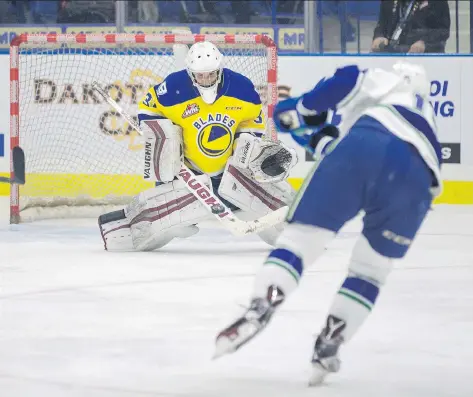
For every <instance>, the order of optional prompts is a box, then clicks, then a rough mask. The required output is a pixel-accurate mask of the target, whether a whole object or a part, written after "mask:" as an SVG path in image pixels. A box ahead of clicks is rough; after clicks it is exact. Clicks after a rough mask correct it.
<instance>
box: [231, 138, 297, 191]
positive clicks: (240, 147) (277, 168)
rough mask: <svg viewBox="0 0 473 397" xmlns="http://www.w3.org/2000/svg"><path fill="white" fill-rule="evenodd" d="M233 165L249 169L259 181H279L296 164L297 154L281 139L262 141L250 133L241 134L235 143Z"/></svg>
mask: <svg viewBox="0 0 473 397" xmlns="http://www.w3.org/2000/svg"><path fill="white" fill-rule="evenodd" d="M231 161H232V163H233V165H235V166H237V167H239V168H241V169H246V170H248V171H250V173H251V175H252V177H253V179H254V180H255V181H257V182H259V183H275V182H281V181H283V180H285V179H286V178H287V176H288V175H289V171H290V170H291V168H292V167H294V166H295V165H296V164H297V154H296V151H295V150H294V149H292V148H289V147H287V146H286V145H284V144H283V143H282V142H281V141H277V142H271V141H264V140H262V139H260V138H257V137H256V136H254V135H252V134H242V135H241V136H240V137H239V138H238V140H237V143H236V147H235V150H234V153H233V158H232V160H231Z"/></svg>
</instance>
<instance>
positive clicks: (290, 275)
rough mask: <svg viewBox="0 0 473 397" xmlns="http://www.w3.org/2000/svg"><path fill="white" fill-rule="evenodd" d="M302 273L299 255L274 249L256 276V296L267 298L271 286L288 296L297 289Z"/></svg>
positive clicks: (283, 249)
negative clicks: (275, 286)
mask: <svg viewBox="0 0 473 397" xmlns="http://www.w3.org/2000/svg"><path fill="white" fill-rule="evenodd" d="M302 272H303V264H302V259H301V258H300V257H299V256H298V255H296V254H295V253H293V252H292V251H290V250H288V249H285V248H276V249H274V250H273V251H271V253H270V254H269V256H268V258H267V259H266V261H265V262H264V264H263V267H262V268H261V269H260V270H259V272H258V274H257V275H256V280H255V296H260V297H261V296H265V295H266V292H267V288H268V286H269V285H277V286H278V287H279V288H281V290H282V291H283V292H284V294H285V295H286V296H287V295H288V294H290V293H291V292H292V291H293V290H294V289H296V288H297V285H298V283H299V280H300V278H301V276H302Z"/></svg>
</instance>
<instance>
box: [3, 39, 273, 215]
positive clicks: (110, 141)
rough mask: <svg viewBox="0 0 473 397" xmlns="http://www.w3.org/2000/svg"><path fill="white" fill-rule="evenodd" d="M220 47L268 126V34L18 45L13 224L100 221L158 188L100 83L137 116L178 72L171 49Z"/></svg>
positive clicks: (14, 46)
mask: <svg viewBox="0 0 473 397" xmlns="http://www.w3.org/2000/svg"><path fill="white" fill-rule="evenodd" d="M200 41H210V42H212V43H214V44H215V45H216V46H217V47H218V48H219V49H220V50H221V51H222V53H223V54H224V67H227V68H230V69H232V70H234V71H237V72H239V73H242V74H243V75H245V76H247V77H248V78H250V79H251V80H252V81H253V83H254V84H255V86H256V88H257V90H258V91H259V93H260V96H261V99H262V102H263V108H264V112H265V115H266V118H267V120H268V129H267V134H270V135H271V137H272V138H273V139H274V138H275V137H276V132H275V128H274V123H273V122H272V115H273V111H274V106H275V105H276V102H277V48H276V45H275V43H274V42H273V40H272V39H271V38H270V37H268V36H265V35H218V34H208V35H201V34H197V35H193V34H175V35H174V34H168V35H163V34H56V33H51V34H21V35H19V36H17V37H15V38H14V39H13V40H12V43H11V46H10V148H11V149H13V148H14V147H16V146H18V145H20V146H21V147H22V148H23V149H24V151H25V157H26V184H25V185H24V186H18V185H12V187H11V190H10V191H11V193H10V222H11V223H19V222H28V221H34V220H37V219H44V218H69V217H80V218H82V217H94V216H98V215H99V214H100V213H102V212H104V211H107V210H112V209H114V208H116V207H117V206H123V205H125V204H126V203H127V202H129V200H130V199H131V197H133V196H134V195H136V194H138V193H139V192H141V191H143V190H145V189H147V188H149V187H151V186H152V185H151V184H150V183H149V182H145V181H144V179H143V176H142V174H143V156H144V154H143V151H144V150H143V142H142V140H141V139H140V137H139V136H138V135H137V134H136V132H135V131H134V130H133V129H132V128H131V126H129V125H128V123H127V122H126V121H125V120H123V119H122V117H121V116H120V115H119V114H118V113H117V112H115V111H114V110H113V109H112V108H111V107H110V105H108V104H107V103H106V102H105V101H104V100H103V99H102V98H101V97H100V96H98V95H97V94H96V93H95V92H94V90H93V89H92V83H93V82H94V81H97V82H98V83H99V84H100V86H101V87H103V88H104V89H105V90H106V91H107V92H108V93H109V94H110V95H111V96H112V98H114V100H115V101H117V102H118V103H120V105H121V106H122V107H123V108H124V110H125V111H126V112H127V113H129V114H131V115H133V116H134V117H136V114H137V108H138V107H137V103H138V101H139V100H140V99H141V97H142V96H143V95H144V94H145V93H146V92H147V90H148V89H149V88H150V87H152V86H154V85H156V84H158V83H159V82H161V81H162V80H163V79H164V78H165V77H166V76H167V75H168V74H169V73H171V72H174V71H175V70H176V65H175V60H174V56H173V45H175V44H187V45H191V44H194V43H196V42H200Z"/></svg>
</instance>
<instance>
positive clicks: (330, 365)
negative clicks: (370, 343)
mask: <svg viewBox="0 0 473 397" xmlns="http://www.w3.org/2000/svg"><path fill="white" fill-rule="evenodd" d="M345 325H346V324H345V322H344V321H343V320H341V319H339V318H337V317H335V316H332V315H330V316H328V318H327V325H326V327H325V328H324V329H323V331H322V332H321V334H320V335H319V336H318V337H317V340H316V341H315V346H314V354H313V356H312V373H311V376H310V379H309V386H317V385H319V384H321V383H322V382H323V381H324V379H325V377H326V376H327V375H328V374H329V373H334V372H338V371H339V370H340V359H339V358H338V349H339V348H340V345H341V344H342V343H343V336H342V335H341V332H342V331H343V330H344V329H345Z"/></svg>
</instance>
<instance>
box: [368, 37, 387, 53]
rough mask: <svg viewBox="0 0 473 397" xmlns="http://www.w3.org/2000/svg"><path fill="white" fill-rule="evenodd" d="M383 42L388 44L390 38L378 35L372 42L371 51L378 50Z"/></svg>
mask: <svg viewBox="0 0 473 397" xmlns="http://www.w3.org/2000/svg"><path fill="white" fill-rule="evenodd" d="M381 44H384V45H388V39H387V38H385V37H377V38H376V39H374V40H373V43H372V44H371V51H378V50H379V46H380V45H381Z"/></svg>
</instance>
